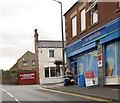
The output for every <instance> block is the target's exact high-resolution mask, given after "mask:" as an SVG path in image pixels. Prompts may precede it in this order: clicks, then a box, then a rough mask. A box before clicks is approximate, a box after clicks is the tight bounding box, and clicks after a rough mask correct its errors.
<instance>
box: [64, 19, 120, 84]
mask: <svg viewBox="0 0 120 103" xmlns="http://www.w3.org/2000/svg"><path fill="white" fill-rule="evenodd" d="M64 51H65V53H66V54H67V58H68V60H69V69H70V70H71V71H72V72H73V76H74V79H75V81H76V82H78V78H79V74H84V72H87V71H94V74H95V81H96V84H98V85H102V86H104V85H118V84H120V82H119V80H120V17H119V18H117V19H115V20H113V21H111V22H109V23H107V24H106V25H104V26H102V27H100V28H98V29H97V30H95V31H93V32H91V33H89V34H87V35H86V36H84V37H82V38H80V39H79V40H77V41H75V42H73V43H72V44H70V45H68V46H66V47H65V48H64ZM100 56H101V57H102V58H101V59H102V60H101V59H100V60H99V59H98V58H100Z"/></svg>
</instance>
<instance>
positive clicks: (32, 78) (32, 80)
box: [18, 72, 36, 85]
mask: <svg viewBox="0 0 120 103" xmlns="http://www.w3.org/2000/svg"><path fill="white" fill-rule="evenodd" d="M18 82H19V85H23V84H36V72H28V73H18Z"/></svg>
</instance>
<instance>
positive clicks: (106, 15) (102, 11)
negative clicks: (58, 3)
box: [65, 2, 119, 45]
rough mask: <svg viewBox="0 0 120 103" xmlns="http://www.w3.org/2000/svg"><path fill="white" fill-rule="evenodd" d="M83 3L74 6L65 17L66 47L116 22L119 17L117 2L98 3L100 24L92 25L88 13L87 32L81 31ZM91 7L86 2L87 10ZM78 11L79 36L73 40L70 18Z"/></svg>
mask: <svg viewBox="0 0 120 103" xmlns="http://www.w3.org/2000/svg"><path fill="white" fill-rule="evenodd" d="M82 4H83V2H79V3H77V4H76V5H75V6H73V7H72V8H71V9H70V10H69V11H68V12H67V13H66V15H65V25H66V26H65V27H66V29H65V30H66V42H67V43H66V45H69V44H71V43H73V42H74V41H76V40H78V39H79V38H81V37H83V36H85V35H87V34H88V33H90V32H92V31H94V30H96V29H97V28H99V27H101V26H103V25H105V24H106V23H108V22H110V21H112V20H114V19H115V18H117V17H118V16H119V14H118V13H119V12H116V11H117V10H118V3H117V2H98V23H97V24H96V25H91V24H90V12H88V13H86V30H85V31H84V32H81V31H80V25H81V24H80V23H81V20H80V12H79V8H80V6H81V5H82ZM88 7H89V3H88V2H86V10H87V9H88ZM76 10H77V35H76V36H75V37H73V38H72V26H71V23H72V22H71V19H70V16H71V15H72V13H74V12H75V11H76Z"/></svg>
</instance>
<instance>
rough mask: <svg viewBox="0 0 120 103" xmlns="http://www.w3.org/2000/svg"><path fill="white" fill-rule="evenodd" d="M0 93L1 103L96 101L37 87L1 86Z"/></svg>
mask: <svg viewBox="0 0 120 103" xmlns="http://www.w3.org/2000/svg"><path fill="white" fill-rule="evenodd" d="M0 92H2V101H3V102H2V103H4V101H8V102H10V101H11V102H15V103H24V102H26V101H28V102H30V101H31V102H32V103H34V102H35V101H39V102H40V101H42V102H41V103H43V101H52V102H51V103H55V101H81V102H83V101H87V102H88V101H96V100H94V99H92V98H89V99H88V98H87V97H85V98H84V96H83V97H81V96H78V95H75V94H74V95H71V94H70V93H64V92H58V91H52V90H47V89H43V88H40V86H39V85H23V86H15V85H3V86H2V89H0ZM53 101H54V102H53ZM5 103H6V102H5ZM49 103H50V102H49ZM63 103H67V102H63ZM69 103H70V102H69ZM71 103H72V102H71Z"/></svg>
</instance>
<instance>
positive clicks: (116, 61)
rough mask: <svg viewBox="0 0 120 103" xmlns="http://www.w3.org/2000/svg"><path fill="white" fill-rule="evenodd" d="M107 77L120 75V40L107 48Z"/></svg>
mask: <svg viewBox="0 0 120 103" xmlns="http://www.w3.org/2000/svg"><path fill="white" fill-rule="evenodd" d="M105 53H106V68H105V75H106V76H119V75H120V40H119V41H115V42H113V43H111V44H108V45H107V46H106V52H105Z"/></svg>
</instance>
